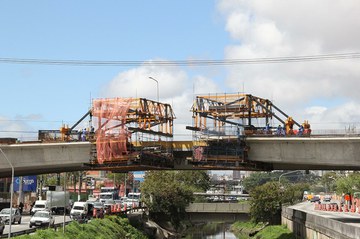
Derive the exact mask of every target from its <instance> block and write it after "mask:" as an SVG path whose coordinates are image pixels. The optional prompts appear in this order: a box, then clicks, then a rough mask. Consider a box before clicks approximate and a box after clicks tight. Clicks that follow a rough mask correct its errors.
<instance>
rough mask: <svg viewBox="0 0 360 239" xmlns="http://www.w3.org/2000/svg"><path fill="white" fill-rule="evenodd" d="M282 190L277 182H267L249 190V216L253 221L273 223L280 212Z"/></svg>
mask: <svg viewBox="0 0 360 239" xmlns="http://www.w3.org/2000/svg"><path fill="white" fill-rule="evenodd" d="M281 194H282V192H281V189H280V185H279V183H278V182H267V183H265V184H263V185H260V186H257V187H255V188H254V189H253V190H251V192H250V197H251V201H250V216H251V219H252V221H254V222H255V223H259V222H265V223H266V222H267V223H270V224H275V223H276V222H277V218H278V215H280V212H281V201H282V196H281Z"/></svg>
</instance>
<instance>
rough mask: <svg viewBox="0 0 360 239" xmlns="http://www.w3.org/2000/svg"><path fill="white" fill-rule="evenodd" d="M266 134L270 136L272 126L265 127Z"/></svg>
mask: <svg viewBox="0 0 360 239" xmlns="http://www.w3.org/2000/svg"><path fill="white" fill-rule="evenodd" d="M265 134H270V125H269V124H266V126H265Z"/></svg>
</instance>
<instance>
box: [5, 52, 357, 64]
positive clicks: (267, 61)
mask: <svg viewBox="0 0 360 239" xmlns="http://www.w3.org/2000/svg"><path fill="white" fill-rule="evenodd" d="M359 58H360V53H341V54H326V55H307V56H290V57H263V58H244V59H223V60H196V59H193V60H191V59H189V60H148V61H140V60H119V61H99V60H56V59H35V58H6V57H2V58H0V63H3V64H4V63H6V64H35V65H68V66H139V65H148V66H231V65H243V64H272V63H292V62H308V61H329V60H348V59H359Z"/></svg>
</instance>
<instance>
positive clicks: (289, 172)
mask: <svg viewBox="0 0 360 239" xmlns="http://www.w3.org/2000/svg"><path fill="white" fill-rule="evenodd" d="M295 172H302V170H295V171H290V172H286V173H283V174H281V175H280V176H279V184H280V183H281V182H280V179H281V177H282V176H284V175H287V174H291V173H295Z"/></svg>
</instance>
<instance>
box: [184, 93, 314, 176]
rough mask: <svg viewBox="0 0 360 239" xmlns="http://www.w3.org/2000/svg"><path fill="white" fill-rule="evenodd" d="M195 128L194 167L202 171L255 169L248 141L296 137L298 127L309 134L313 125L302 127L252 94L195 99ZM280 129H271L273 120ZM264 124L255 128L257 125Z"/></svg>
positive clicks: (267, 101)
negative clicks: (249, 137)
mask: <svg viewBox="0 0 360 239" xmlns="http://www.w3.org/2000/svg"><path fill="white" fill-rule="evenodd" d="M191 111H192V112H193V125H192V126H187V129H189V130H192V131H194V134H193V140H194V141H195V145H196V146H194V149H193V152H194V153H193V157H192V163H193V164H195V165H198V166H202V167H206V168H207V167H210V168H211V167H213V168H216V167H223V166H224V165H225V166H228V167H234V168H238V169H241V168H242V167H246V168H249V167H254V169H256V167H257V165H256V164H255V163H253V162H251V161H249V159H248V156H247V155H248V151H249V150H250V148H249V147H248V146H247V144H246V137H248V136H252V135H266V136H271V135H279V134H280V133H282V132H283V134H284V135H294V134H297V131H295V130H294V129H293V126H294V125H296V126H298V127H299V128H301V130H302V131H301V133H304V132H305V134H310V125H309V124H308V122H305V123H304V124H303V125H300V124H299V123H298V122H297V121H295V120H294V119H293V118H292V117H290V116H288V115H287V114H286V113H284V112H283V111H282V110H280V109H279V108H278V107H277V106H275V105H274V104H273V103H272V102H271V101H270V100H268V99H263V98H260V97H257V96H253V95H250V94H240V93H238V94H213V95H198V96H196V98H195V100H194V103H193V106H192V108H191ZM273 118H275V119H276V120H278V122H279V124H280V125H279V126H277V127H275V126H272V125H271V122H272V119H273ZM259 119H260V120H261V121H262V124H263V125H261V126H254V125H253V123H254V121H258V120H259Z"/></svg>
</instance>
